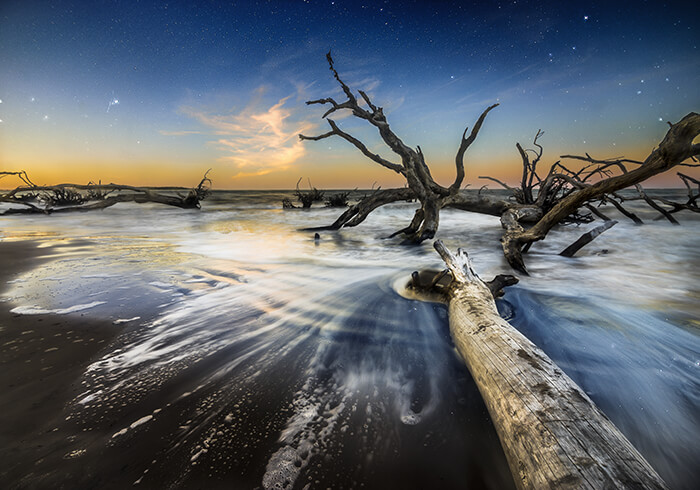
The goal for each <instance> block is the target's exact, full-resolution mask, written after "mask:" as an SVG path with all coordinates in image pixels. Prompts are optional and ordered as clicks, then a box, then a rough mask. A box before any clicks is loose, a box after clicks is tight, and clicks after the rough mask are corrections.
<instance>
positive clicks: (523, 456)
mask: <svg viewBox="0 0 700 490" xmlns="http://www.w3.org/2000/svg"><path fill="white" fill-rule="evenodd" d="M435 248H436V249H437V251H438V253H440V256H441V257H442V258H443V260H444V261H445V263H446V264H447V267H448V269H449V270H450V272H451V275H452V282H451V283H450V285H449V286H448V287H447V288H446V289H445V290H444V294H445V295H446V296H445V297H446V300H447V302H448V306H449V318H450V320H449V321H450V334H451V336H452V339H453V341H454V344H455V346H456V348H457V351H458V352H459V354H460V356H461V357H462V358H463V359H464V361H465V363H466V365H467V367H468V368H469V371H470V372H471V374H472V376H473V377H474V380H475V381H476V384H477V386H478V387H479V391H480V392H481V395H482V397H483V398H484V402H485V403H486V406H487V408H488V410H489V413H490V415H491V418H492V420H493V423H494V425H495V427H496V431H497V432H498V436H499V438H500V440H501V444H502V446H503V450H504V452H505V454H506V458H507V460H508V464H509V466H510V470H511V472H512V474H513V478H514V480H515V484H516V486H517V487H518V488H521V489H542V488H564V489H581V488H588V489H601V488H611V489H612V488H639V489H651V488H656V489H658V488H666V486H665V483H664V482H663V480H662V479H661V478H660V477H659V475H658V474H657V473H656V472H655V470H654V469H653V468H652V467H651V466H650V465H649V463H647V461H646V460H645V459H644V458H643V457H642V455H641V454H639V452H638V451H637V450H636V449H635V448H634V447H633V446H632V444H631V443H630V442H629V441H628V440H627V439H626V438H625V436H624V435H623V434H622V433H621V432H620V431H619V430H618V429H617V428H616V427H615V426H614V425H613V424H612V422H611V421H610V420H609V419H608V418H607V417H606V416H605V414H604V413H603V412H602V411H601V410H600V409H599V408H598V407H596V405H595V404H594V403H593V402H592V401H591V399H590V398H589V397H588V396H587V395H586V394H585V393H584V392H583V391H582V390H581V388H579V387H578V386H577V385H576V383H574V381H572V380H571V378H569V377H568V376H567V375H566V374H564V372H563V371H562V370H561V369H559V368H558V367H557V366H556V365H555V364H554V362H553V361H552V360H551V359H550V358H549V357H548V356H547V355H546V354H545V353H544V352H543V351H542V350H541V349H539V348H538V347H537V346H536V345H535V344H533V343H532V342H531V341H530V340H528V339H527V338H526V337H525V336H524V335H523V334H521V333H520V332H518V331H517V330H516V329H515V328H514V327H512V326H511V325H510V324H509V323H508V322H507V321H505V320H504V319H503V318H501V316H500V315H499V314H498V311H497V309H496V304H495V302H494V299H493V296H492V293H491V290H490V289H489V287H488V286H487V284H486V283H484V282H483V281H482V280H481V279H479V277H478V276H477V274H476V273H475V272H474V270H473V268H472V266H471V264H470V261H469V258H468V256H467V254H466V253H464V252H463V251H462V250H459V251H458V253H457V255H454V254H452V253H451V252H450V251H449V250H448V249H447V248H446V247H445V246H444V245H443V244H442V242H441V241H439V240H438V241H436V242H435Z"/></svg>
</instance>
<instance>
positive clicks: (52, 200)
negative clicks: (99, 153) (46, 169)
mask: <svg viewBox="0 0 700 490" xmlns="http://www.w3.org/2000/svg"><path fill="white" fill-rule="evenodd" d="M209 171H210V170H207V172H206V173H205V174H204V177H203V178H202V180H201V181H200V182H199V184H198V185H197V186H196V187H194V188H187V187H134V186H130V185H122V184H101V183H99V184H94V183H92V182H91V183H89V184H58V185H36V184H34V183H33V182H32V181H31V180H30V179H29V177H28V175H27V173H26V172H25V171H24V170H22V171H20V172H0V178H2V177H5V176H8V175H16V176H18V177H19V178H20V180H22V182H23V183H24V184H25V185H21V186H19V187H16V188H14V189H12V190H10V191H7V192H5V193H4V194H0V203H6V204H10V205H16V206H12V207H10V208H8V209H6V210H4V211H2V212H0V215H9V214H54V213H67V212H77V211H92V210H95V209H105V208H108V207H110V206H113V205H115V204H117V203H121V202H136V203H140V204H141V203H148V202H154V203H159V204H165V205H168V206H176V207H179V208H183V209H192V208H195V209H199V208H200V202H201V201H202V200H203V199H204V198H206V196H207V195H208V194H209V192H210V189H211V180H210V179H209V177H208V174H209ZM183 191H185V192H183Z"/></svg>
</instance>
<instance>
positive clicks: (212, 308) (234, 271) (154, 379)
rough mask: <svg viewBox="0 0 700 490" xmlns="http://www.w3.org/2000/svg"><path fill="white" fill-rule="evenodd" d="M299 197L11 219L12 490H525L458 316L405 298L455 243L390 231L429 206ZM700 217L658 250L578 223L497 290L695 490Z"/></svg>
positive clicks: (6, 349)
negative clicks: (414, 241)
mask: <svg viewBox="0 0 700 490" xmlns="http://www.w3.org/2000/svg"><path fill="white" fill-rule="evenodd" d="M282 197H285V194H284V193H281V192H280V193H276V192H268V193H264V192H261V193H252V192H249V193H245V192H239V193H219V194H216V193H215V194H214V196H213V198H212V199H211V201H207V202H205V204H204V207H203V209H202V210H201V211H181V210H171V209H163V208H160V207H157V206H155V205H154V206H150V205H144V206H138V205H126V206H115V207H114V208H113V209H110V210H105V211H104V212H99V213H86V214H81V215H72V216H68V215H64V216H39V217H31V218H26V219H24V218H20V219H16V218H12V219H9V218H2V221H1V222H0V224H2V230H3V232H2V240H1V241H0V261H2V262H1V263H0V266H1V268H0V271H2V276H1V277H0V327H1V328H0V363H2V369H1V370H0V381H1V382H2V384H1V385H0V386H2V395H0V409H1V410H2V413H3V414H4V417H3V422H2V427H0V438H1V439H0V441H1V444H0V446H1V447H2V449H1V451H2V454H0V457H2V458H3V461H4V464H3V466H2V468H1V469H0V478H1V479H2V481H3V482H6V486H7V488H98V487H99V488H125V487H130V486H133V485H138V486H140V487H143V488H163V487H173V488H201V487H204V486H206V487H209V488H231V487H234V488H266V489H267V488H377V489H379V488H398V487H400V488H426V487H430V486H433V487H435V486H439V487H440V488H493V489H497V488H498V489H500V488H509V487H510V486H511V485H512V480H511V477H510V472H509V471H508V468H507V464H506V462H505V458H504V456H503V452H502V450H501V448H500V444H499V441H498V438H497V436H496V434H495V431H494V429H493V426H492V424H491V421H490V418H489V416H488V413H487V411H486V409H485V407H484V404H483V402H482V400H481V397H480V395H479V393H478V390H477V389H476V386H475V384H474V382H473V380H472V379H471V376H470V375H469V373H468V371H467V370H466V368H465V367H464V364H463V363H462V361H461V360H460V359H459V358H458V356H457V355H456V354H455V352H454V350H453V348H452V345H451V343H450V339H449V335H448V333H447V316H446V310H445V308H444V306H442V305H438V304H433V303H423V302H419V301H415V300H412V299H410V298H407V297H405V296H404V295H402V289H403V287H404V286H405V284H406V282H407V280H408V278H409V277H410V273H411V271H412V270H415V269H419V268H437V267H439V264H440V259H439V257H438V256H437V255H436V254H434V252H432V250H431V249H430V247H429V244H428V245H426V246H425V247H416V248H414V247H400V246H388V245H387V242H386V241H385V240H382V239H381V236H382V235H383V234H384V233H383V232H384V231H385V230H386V229H387V228H389V227H391V226H392V225H393V226H395V223H397V222H399V221H400V220H401V219H404V218H407V217H410V207H411V205H410V204H408V203H406V204H401V205H396V206H389V207H387V209H382V210H381V211H380V212H378V213H377V217H376V219H374V220H372V221H370V222H368V223H367V224H366V225H363V226H364V227H365V228H364V230H355V229H350V230H347V231H341V232H335V233H333V234H331V233H322V234H321V237H320V240H314V238H313V236H312V235H311V234H309V233H304V232H299V231H297V230H299V229H300V228H303V227H305V226H309V225H311V224H319V223H320V222H321V223H322V222H325V221H329V222H330V221H332V218H333V217H334V216H335V215H336V214H337V210H331V209H325V208H319V209H312V210H311V211H309V212H306V211H290V212H284V211H282V210H281V206H280V202H281V199H282ZM444 214H445V216H443V218H442V220H441V230H444V231H442V233H443V237H444V239H445V241H446V242H447V243H448V244H449V245H450V246H452V247H455V246H466V247H467V248H468V249H469V251H470V255H471V256H472V257H473V258H474V260H475V264H476V267H477V270H478V271H479V273H480V274H483V277H486V278H488V277H489V276H492V275H494V274H495V273H500V272H503V271H504V267H505V265H504V262H503V259H502V257H501V255H500V252H499V250H498V249H497V248H496V247H494V246H493V245H494V243H498V242H497V239H498V234H499V233H500V225H499V223H498V220H497V219H491V218H489V217H482V216H476V217H473V218H472V219H470V220H468V221H464V220H463V217H464V214H463V213H457V212H455V213H450V212H445V213H444ZM696 226H697V223H696V222H695V221H693V220H692V219H691V220H690V221H688V222H686V223H684V226H683V227H680V228H678V227H671V226H670V225H667V224H664V223H654V224H650V225H648V226H647V227H646V229H645V230H644V233H645V237H646V239H647V240H651V243H653V244H661V243H665V244H666V245H667V246H666V248H665V251H664V253H663V254H646V253H645V251H644V250H640V249H638V248H634V247H633V244H634V243H636V241H637V240H638V236H635V235H634V233H639V231H638V230H639V229H640V228H639V227H634V226H631V225H629V226H628V225H626V224H620V225H618V227H620V230H621V231H623V233H618V234H617V235H615V234H613V233H612V232H614V231H615V230H616V229H617V227H616V228H614V229H613V230H611V231H610V232H606V234H605V235H603V236H601V237H600V238H599V239H598V240H597V241H596V243H595V244H594V245H592V246H591V248H590V249H589V250H586V251H585V252H584V253H581V254H580V257H579V258H578V259H577V260H573V261H572V260H570V259H565V258H562V257H559V256H558V255H556V251H557V250H558V249H560V248H563V247H562V245H566V244H568V243H570V242H571V237H572V236H573V237H575V236H577V235H578V234H579V233H581V232H583V231H584V230H576V229H571V228H569V229H566V230H564V231H563V232H561V234H553V235H552V236H551V238H550V237H548V239H547V241H545V242H544V243H543V244H542V246H540V248H539V249H538V250H537V251H536V252H535V253H534V254H531V257H530V258H529V263H530V264H531V270H532V272H533V277H531V278H524V279H523V280H522V281H521V283H520V284H519V285H518V286H514V287H511V288H509V289H508V291H507V293H506V295H505V297H504V298H503V299H501V300H499V302H498V306H499V309H500V311H501V314H502V315H503V316H504V317H506V318H507V319H508V320H509V321H510V322H511V323H512V324H513V325H514V326H515V327H516V328H518V329H520V330H521V331H522V332H523V333H525V334H526V335H527V336H528V337H529V338H530V339H532V340H533V341H534V342H535V343H537V345H539V346H540V347H541V348H542V349H543V350H545V351H546V352H547V354H548V355H549V356H550V357H552V359H554V360H555V362H556V363H557V364H558V365H559V366H560V367H561V368H562V369H563V370H564V371H566V373H567V374H568V375H569V376H571V377H572V378H573V379H574V380H575V381H576V382H577V383H578V384H579V386H581V387H582V388H583V389H584V390H585V391H586V393H587V394H588V395H589V396H590V397H591V398H592V399H593V400H594V401H595V402H596V403H597V404H598V405H599V406H600V407H601V409H603V411H604V412H605V413H606V415H608V416H609V417H610V418H611V420H612V421H613V422H614V423H615V424H616V425H617V426H618V427H619V428H620V429H621V430H622V431H623V433H624V434H625V435H626V436H627V437H628V438H629V439H630V441H631V442H632V443H633V444H634V445H635V447H637V448H638V449H639V450H640V452H642V454H643V455H644V456H645V457H646V458H647V459H648V460H649V461H650V463H651V464H652V465H653V466H654V468H655V469H657V471H659V473H660V474H661V475H662V476H663V477H664V478H665V479H666V480H667V481H669V483H670V485H671V488H678V489H684V488H692V484H693V482H694V481H696V477H697V476H698V475H697V469H696V468H695V467H694V465H693V464H692V462H693V461H695V460H696V458H697V456H698V455H700V447H699V446H698V444H697V440H698V437H696V436H699V435H700V421H699V420H698V419H697V407H698V403H699V400H698V396H697V393H699V392H700V391H698V377H697V369H698V365H700V360H699V359H697V352H698V351H699V346H700V335H699V334H698V316H699V315H698V309H697V304H698V303H697V298H698V288H697V284H698V283H700V282H699V281H698V277H697V274H698V272H697V271H698V268H697V267H695V265H693V264H697V263H698V259H699V257H698V255H697V252H696V249H695V246H694V237H695V236H696V235H695V231H694V230H695V227H696ZM358 231H363V233H358ZM671 232H673V233H675V235H674V236H675V237H676V239H675V240H674V241H673V242H672V243H669V242H668V241H667V240H666V238H667V236H668V233H671ZM602 250H606V251H605V252H602ZM622 250H624V251H625V253H621V251H622ZM644 260H645V261H646V262H645V263H646V267H644V268H640V267H637V266H636V264H638V263H641V261H644ZM573 276H575V277H576V279H577V280H576V281H572V277H573Z"/></svg>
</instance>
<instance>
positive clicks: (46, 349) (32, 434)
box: [0, 241, 124, 488]
mask: <svg viewBox="0 0 700 490" xmlns="http://www.w3.org/2000/svg"><path fill="white" fill-rule="evenodd" d="M38 245H39V244H38V243H37V242H36V241H18V242H0V271H1V272H0V293H4V292H6V290H7V288H8V287H7V282H8V281H11V280H13V279H15V278H16V277H17V276H18V275H20V274H21V273H24V272H27V271H30V270H32V269H34V268H36V267H40V266H41V265H42V264H44V263H45V262H46V261H47V260H48V257H47V254H46V253H44V252H46V251H47V249H41V248H39V246H38ZM48 250H50V249H48ZM12 307H13V305H12V304H11V303H9V302H2V303H0V393H2V394H1V395H0V413H2V414H3V417H2V418H3V424H2V426H0V459H2V461H3V465H2V469H0V480H2V481H4V482H5V484H7V485H8V487H10V488H15V487H23V486H25V485H29V486H35V485H37V484H39V485H42V486H43V485H44V483H46V484H49V485H50V482H42V480H43V476H44V475H48V474H50V473H52V472H53V468H54V464H55V462H56V461H60V460H62V459H64V458H66V456H67V455H66V454H64V453H63V450H65V449H66V447H67V446H68V444H69V439H70V437H71V432H70V431H69V430H67V429H68V428H67V427H66V424H65V418H66V413H67V411H66V408H67V406H68V404H69V403H70V402H71V401H72V400H73V399H74V398H75V397H76V396H77V395H78V394H79V393H80V392H81V386H80V382H81V378H82V375H83V373H84V372H85V369H86V367H87V366H89V364H90V363H91V362H92V361H94V360H95V359H96V358H98V357H99V355H100V353H101V352H102V351H103V349H104V348H105V347H106V346H108V345H109V344H110V343H111V342H112V341H113V340H114V339H115V338H116V337H117V336H118V335H119V334H120V333H121V332H122V331H123V330H124V327H123V326H116V325H113V324H112V323H111V322H109V321H107V320H96V319H94V318H89V317H85V316H82V315H80V314H79V313H76V314H69V315H57V314H39V315H18V314H14V313H12V312H11V311H10V310H11V309H12ZM64 481H65V480H64Z"/></svg>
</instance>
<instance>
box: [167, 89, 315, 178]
mask: <svg viewBox="0 0 700 490" xmlns="http://www.w3.org/2000/svg"><path fill="white" fill-rule="evenodd" d="M291 97H292V95H288V96H287V97H283V98H281V99H279V100H277V101H276V102H275V103H272V104H271V102H269V101H268V100H266V97H265V89H264V87H260V88H258V89H257V90H256V91H255V93H254V95H253V97H252V98H251V101H250V102H249V103H248V105H247V106H246V107H245V108H244V109H243V110H241V111H239V112H235V111H231V112H229V113H225V114H217V113H212V112H207V111H204V110H200V109H197V108H193V107H182V108H181V109H180V110H181V112H182V113H183V114H185V115H187V116H189V117H191V118H194V119H196V120H197V121H199V122H200V123H201V124H203V125H204V126H206V127H208V128H210V130H211V131H212V132H211V134H212V135H215V136H217V138H216V139H214V140H212V141H211V143H210V144H212V145H214V146H215V147H216V148H217V149H219V150H220V151H221V152H222V156H221V157H220V158H219V160H220V161H222V162H226V163H229V164H231V165H232V166H233V167H234V168H235V169H236V170H238V173H237V174H235V175H234V177H242V176H250V175H264V174H267V173H270V172H273V171H278V170H283V169H286V168H289V167H290V166H291V165H292V164H294V163H295V162H296V161H298V160H299V159H300V158H301V157H303V156H304V154H305V147H304V144H303V143H302V142H301V141H300V140H299V138H298V135H299V133H303V132H305V131H309V130H310V129H312V128H314V127H315V124H313V123H311V122H310V121H309V120H304V119H300V118H298V117H296V112H298V111H295V110H294V109H290V108H289V107H287V106H286V105H285V104H286V103H287V101H288V100H289V99H290V98H291ZM306 116H307V117H309V118H311V117H313V116H312V115H311V114H307V115H306Z"/></svg>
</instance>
